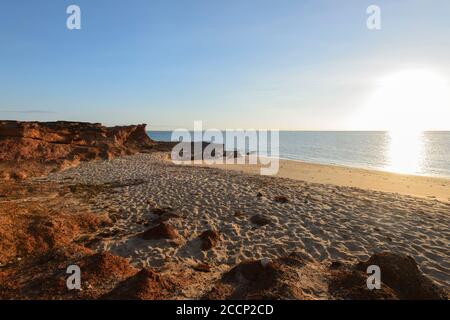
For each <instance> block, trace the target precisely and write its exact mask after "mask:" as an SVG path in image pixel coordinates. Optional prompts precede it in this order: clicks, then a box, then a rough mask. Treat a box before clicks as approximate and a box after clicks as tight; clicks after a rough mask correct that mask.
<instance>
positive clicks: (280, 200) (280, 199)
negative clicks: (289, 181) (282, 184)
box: [273, 196, 289, 204]
mask: <svg viewBox="0 0 450 320" xmlns="http://www.w3.org/2000/svg"><path fill="white" fill-rule="evenodd" d="M273 200H274V201H275V202H278V203H282V204H284V203H288V202H289V199H288V198H287V197H285V196H276V197H275V198H274V199H273Z"/></svg>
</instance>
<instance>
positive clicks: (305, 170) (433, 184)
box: [208, 160, 450, 202]
mask: <svg viewBox="0 0 450 320" xmlns="http://www.w3.org/2000/svg"><path fill="white" fill-rule="evenodd" d="M247 162H248V161H247ZM208 167H215V168H220V169H227V170H235V171H240V172H242V173H249V174H259V173H260V169H261V167H262V166H261V165H260V164H257V165H249V164H248V163H247V164H228V165H227V164H216V165H209V166H208ZM266 167H267V166H266ZM276 177H281V178H289V179H294V180H301V181H306V182H312V183H321V184H332V185H336V186H346V187H355V188H361V189H365V190H375V191H383V192H392V193H399V194H403V195H409V196H413V197H421V198H428V199H436V200H439V201H443V202H450V179H446V178H439V177H428V176H419V175H408V174H398V173H392V172H387V171H377V170H367V169H359V168H350V167H344V166H337V165H322V164H314V163H307V162H302V161H294V160H280V165H279V171H278V173H277V174H276Z"/></svg>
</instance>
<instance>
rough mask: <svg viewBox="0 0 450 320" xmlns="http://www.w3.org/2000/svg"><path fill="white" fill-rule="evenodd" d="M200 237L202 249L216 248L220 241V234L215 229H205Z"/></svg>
mask: <svg viewBox="0 0 450 320" xmlns="http://www.w3.org/2000/svg"><path fill="white" fill-rule="evenodd" d="M199 238H200V239H201V241H202V250H203V251H207V250H210V249H212V248H214V247H215V246H216V245H217V243H218V242H219V241H220V235H219V233H218V232H217V231H215V230H207V231H204V232H203V233H202V234H201V235H200V236H199Z"/></svg>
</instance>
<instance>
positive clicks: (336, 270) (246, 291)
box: [204, 253, 448, 300]
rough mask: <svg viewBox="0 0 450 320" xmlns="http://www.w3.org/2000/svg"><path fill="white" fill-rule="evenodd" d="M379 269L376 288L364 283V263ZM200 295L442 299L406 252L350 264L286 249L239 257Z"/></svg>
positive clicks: (218, 296)
mask: <svg viewBox="0 0 450 320" xmlns="http://www.w3.org/2000/svg"><path fill="white" fill-rule="evenodd" d="M372 264H373V265H378V266H379V267H380V269H381V287H380V289H374V290H369V289H368V287H367V278H368V274H367V273H366V268H367V266H369V265H372ZM204 298H205V299H276V300H278V299H301V300H304V299H344V300H348V299H351V300H398V299H401V300H416V299H419V300H441V299H443V300H445V299H447V298H448V297H447V296H446V293H445V292H443V291H442V290H441V289H440V288H439V287H437V285H436V284H434V283H433V282H432V281H431V280H430V279H428V278H427V277H425V276H424V275H423V274H422V273H421V272H420V270H419V268H418V266H417V264H416V262H415V261H414V259H413V258H412V257H409V256H406V255H402V254H394V253H381V254H374V255H373V256H372V257H371V258H370V259H369V260H368V261H366V262H359V263H357V264H354V265H350V264H345V263H336V262H335V263H332V264H330V265H328V266H327V265H325V264H324V263H320V262H317V261H313V260H311V259H310V258H308V257H306V256H304V255H303V254H302V253H292V254H291V255H289V256H287V257H281V258H278V259H274V260H268V259H267V260H259V261H255V260H252V261H244V262H241V263H239V264H238V265H236V266H234V267H233V268H231V269H230V270H229V271H228V272H226V273H224V274H223V275H222V277H221V279H220V280H219V281H218V282H217V283H216V284H215V285H214V286H213V287H212V290H211V291H210V292H209V293H208V294H206V295H205V296H204Z"/></svg>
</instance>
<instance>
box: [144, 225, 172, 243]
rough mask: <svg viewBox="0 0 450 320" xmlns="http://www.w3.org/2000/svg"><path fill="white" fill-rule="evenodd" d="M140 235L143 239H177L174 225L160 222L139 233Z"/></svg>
mask: <svg viewBox="0 0 450 320" xmlns="http://www.w3.org/2000/svg"><path fill="white" fill-rule="evenodd" d="M140 237H141V238H142V239H144V240H158V239H177V238H178V237H179V234H178V232H177V230H176V229H175V228H174V227H172V226H171V225H169V224H166V223H164V222H162V223H160V224H158V225H157V226H156V227H153V228H150V229H148V230H147V231H145V232H143V233H141V235H140Z"/></svg>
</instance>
